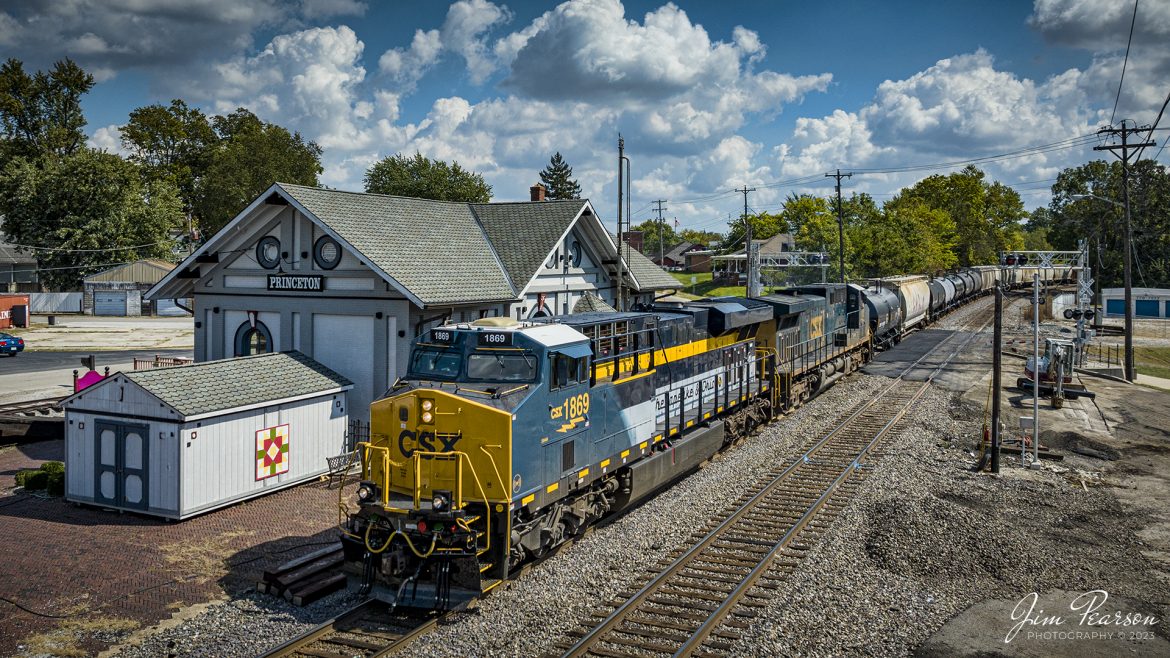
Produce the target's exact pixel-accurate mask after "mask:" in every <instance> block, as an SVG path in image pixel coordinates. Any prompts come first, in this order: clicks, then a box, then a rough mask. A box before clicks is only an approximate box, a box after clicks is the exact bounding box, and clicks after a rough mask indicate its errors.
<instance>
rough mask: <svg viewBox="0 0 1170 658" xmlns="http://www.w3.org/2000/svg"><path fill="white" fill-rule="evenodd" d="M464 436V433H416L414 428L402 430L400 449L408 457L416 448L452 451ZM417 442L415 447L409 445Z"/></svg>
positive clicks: (424, 450)
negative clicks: (408, 445)
mask: <svg viewBox="0 0 1170 658" xmlns="http://www.w3.org/2000/svg"><path fill="white" fill-rule="evenodd" d="M461 438H463V435H462V434H451V435H447V434H435V433H434V432H420V433H419V434H417V435H416V434H415V433H414V431H412V430H402V433H401V434H399V435H398V450H400V451H401V452H402V455H403V456H404V457H406V458H407V459H409V458H410V456H411V455H413V454H414V451H415V450H422V451H423V452H452V451H454V450H455V444H456V443H459V439H461ZM408 442H409V443H413V444H416V446H414V447H407V444H408Z"/></svg>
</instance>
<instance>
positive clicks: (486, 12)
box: [378, 0, 512, 88]
mask: <svg viewBox="0 0 1170 658" xmlns="http://www.w3.org/2000/svg"><path fill="white" fill-rule="evenodd" d="M511 19H512V14H511V12H509V11H508V9H507V7H502V6H498V5H495V4H492V3H491V2H488V1H487V0H459V2H456V3H454V4H452V5H451V7H450V8H449V9H448V10H447V18H446V20H445V21H443V26H442V29H439V30H426V31H424V30H421V29H420V30H415V33H414V39H413V40H412V41H411V43H410V47H408V48H392V49H390V50H387V51H386V52H385V53H383V54H382V56H381V57H380V58H379V59H378V68H379V69H381V70H382V72H384V73H386V74H387V75H389V76H391V77H392V78H393V79H395V80H396V81H397V82H400V83H403V84H405V85H406V86H407V87H408V88H413V86H414V83H415V82H417V81H418V80H419V78H421V77H422V76H423V75H424V74H426V72H427V71H428V70H430V69H431V68H432V67H433V66H434V65H435V64H436V63H437V62H438V61H439V58H440V55H441V54H442V53H443V52H444V51H448V52H453V53H455V54H457V55H459V56H461V57H462V58H463V61H464V62H465V64H466V67H467V73H468V77H469V78H470V79H471V81H472V82H473V83H475V84H481V83H483V81H484V80H485V79H486V78H487V77H488V76H489V75H491V74H492V72H493V71H495V70H496V68H497V66H498V59H497V57H496V56H495V54H494V53H493V52H491V50H490V49H489V48H488V46H487V37H486V33H487V32H488V31H489V30H491V29H492V28H493V27H495V26H496V25H500V24H502V23H507V22H508V21H510V20H511Z"/></svg>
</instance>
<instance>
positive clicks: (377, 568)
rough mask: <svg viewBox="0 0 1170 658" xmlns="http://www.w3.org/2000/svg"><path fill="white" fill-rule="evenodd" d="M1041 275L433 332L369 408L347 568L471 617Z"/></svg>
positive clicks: (908, 280) (380, 591)
mask: <svg viewBox="0 0 1170 658" xmlns="http://www.w3.org/2000/svg"><path fill="white" fill-rule="evenodd" d="M1032 270H1036V271H1038V272H1039V273H1040V274H1041V278H1042V279H1043V280H1044V281H1045V282H1049V283H1051V282H1055V281H1057V280H1058V279H1060V278H1062V277H1063V276H1065V275H1066V274H1067V273H1066V272H1064V271H1060V270H1054V269H1049V270H1037V269H1036V268H1020V267H1013V268H1000V267H994V266H990V267H973V268H966V269H962V270H959V271H956V272H954V273H952V274H948V275H946V276H943V277H938V278H933V279H931V278H928V277H925V276H904V277H895V278H889V279H881V280H875V281H872V282H870V283H868V284H867V285H864V286H863V285H858V284H835V283H821V284H811V285H806V286H799V287H795V288H789V289H784V290H778V291H775V292H774V293H773V294H770V295H765V296H762V297H757V298H751V299H749V298H742V297H722V298H711V299H703V300H698V301H693V302H687V303H678V304H676V303H654V304H650V305H646V306H643V307H640V308H637V309H635V310H633V311H630V312H590V313H583V314H575V315H566V316H559V317H552V318H542V319H540V320H534V321H528V322H519V321H516V320H512V319H508V318H486V319H482V320H477V321H475V322H470V323H459V324H444V325H443V326H440V327H437V328H434V329H431V330H429V331H428V332H426V333H425V334H423V335H421V336H419V337H418V338H416V339H415V341H414V344H413V345H412V349H411V355H410V362H409V371H408V374H407V375H406V376H405V377H404V378H402V379H400V380H399V381H397V382H396V383H395V384H394V386H393V387H392V388H391V389H390V390H389V391H387V393H386V395H385V396H384V397H383V398H381V399H379V400H376V401H375V402H374V403H373V404H371V406H370V415H371V429H370V437H369V440H368V441H365V442H362V443H360V444H359V446H358V450H359V453H360V458H361V478H360V484H359V485H358V489H357V492H356V493H357V501H358V505H357V507H358V509H357V510H356V511H350V510H349V509H348V508H347V507H345V506H343V512H344V518H343V519H342V520H341V522H340V524H339V527H340V530H341V541H342V545H343V548H344V553H345V558H346V563H347V569H348V570H349V571H350V572H351V573H353V574H354V575H355V576H358V577H360V579H361V583H362V585H361V586H362V589H363V590H364V591H366V592H368V593H370V594H371V595H372V596H374V597H375V598H380V599H383V600H387V601H389V602H392V603H394V604H396V605H399V606H404V607H422V608H434V609H443V608H450V607H457V606H459V605H462V604H464V603H465V602H467V601H468V600H470V599H472V598H475V597H478V596H480V595H481V594H482V593H484V592H486V591H488V590H490V589H492V588H494V587H496V586H498V585H499V584H500V583H502V582H504V581H506V580H507V579H508V578H509V576H510V575H511V574H514V573H515V571H516V570H517V568H518V567H520V566H521V565H522V564H524V563H526V562H528V561H529V560H532V559H533V558H539V557H541V556H543V555H545V554H546V553H547V552H548V551H550V550H552V549H554V548H556V547H557V546H559V545H561V544H563V543H564V542H566V541H568V540H570V539H572V538H574V537H578V536H580V535H581V533H582V531H583V530H584V529H585V528H586V527H588V526H589V525H590V524H591V523H594V522H595V521H597V520H598V519H601V518H603V517H605V516H607V515H609V514H613V513H614V512H617V511H619V510H622V509H625V508H628V507H629V506H631V505H633V504H634V503H636V502H638V501H640V500H643V499H645V498H646V497H648V496H650V495H652V494H653V493H655V492H656V491H658V490H659V489H662V488H663V487H665V486H666V485H668V484H669V483H671V482H672V481H674V480H676V479H677V478H679V477H680V476H682V475H684V474H686V473H688V472H689V471H691V470H693V469H695V468H696V467H697V466H698V465H699V464H700V463H702V462H703V461H705V460H707V459H708V458H710V457H711V456H712V455H714V454H715V453H716V452H718V451H720V450H722V449H723V448H725V447H726V446H728V445H730V444H732V443H734V442H735V441H737V440H739V439H741V438H743V437H746V436H747V435H748V434H750V433H751V432H752V431H753V430H754V429H755V428H756V427H758V426H760V425H763V424H765V423H767V422H769V421H770V420H772V419H773V418H775V417H777V416H778V415H781V414H783V413H786V412H788V411H790V410H792V409H795V408H797V407H799V406H800V405H802V404H804V403H805V402H807V401H808V400H810V399H811V398H813V397H815V396H816V395H817V394H818V393H820V392H821V391H823V390H825V389H826V388H827V387H828V386H830V385H832V384H833V383H834V382H835V381H837V380H838V379H840V378H841V377H844V376H845V375H847V374H849V373H851V372H853V371H856V370H857V369H858V368H859V367H860V366H861V365H863V364H864V363H865V362H867V361H868V360H869V359H870V358H871V357H872V355H873V354H874V353H875V352H877V351H879V350H882V349H885V348H887V347H889V346H891V345H893V344H895V343H897V342H899V341H900V340H901V339H902V338H903V337H905V336H906V335H907V334H908V333H909V332H911V331H914V330H916V329H918V328H920V327H923V326H925V325H927V324H928V323H930V322H932V321H933V320H934V319H936V318H938V317H939V316H941V315H942V314H944V313H946V312H947V311H949V310H950V309H952V308H954V307H956V306H958V305H961V304H964V303H966V302H968V301H970V300H971V299H973V298H975V297H976V296H978V295H981V294H985V293H987V292H989V291H990V290H991V289H992V288H993V287H994V286H995V284H996V282H997V281H1000V282H1002V283H1003V284H1004V285H1005V286H1009V287H1010V286H1016V285H1024V283H1025V282H1027V283H1030V282H1031V280H1032Z"/></svg>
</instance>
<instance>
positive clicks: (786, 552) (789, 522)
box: [557, 311, 990, 658]
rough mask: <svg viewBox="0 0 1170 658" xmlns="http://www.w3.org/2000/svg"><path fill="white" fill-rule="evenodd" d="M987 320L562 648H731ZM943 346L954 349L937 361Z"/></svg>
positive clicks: (608, 651)
mask: <svg viewBox="0 0 1170 658" xmlns="http://www.w3.org/2000/svg"><path fill="white" fill-rule="evenodd" d="M978 315H981V313H978V312H977V311H976V312H968V313H966V314H964V317H965V318H971V317H974V316H978ZM988 322H990V320H984V321H983V322H982V324H981V325H980V326H979V329H978V330H976V331H975V332H973V333H972V334H971V335H970V336H964V335H963V334H962V333H959V332H956V333H954V334H952V335H951V336H949V337H947V338H945V339H943V340H942V341H940V342H939V343H938V344H937V345H936V346H935V347H934V348H933V349H931V350H929V351H927V352H926V353H925V354H924V355H923V356H921V357H920V358H919V359H918V360H917V361H915V362H914V363H912V364H910V365H909V366H907V367H906V368H905V369H904V370H903V371H902V373H901V374H900V375H899V376H898V377H897V378H896V379H895V380H894V381H893V382H892V383H891V384H890V385H889V386H888V387H886V388H885V389H884V390H883V391H882V392H881V393H879V394H878V395H877V396H876V397H874V398H873V399H871V400H869V401H868V402H866V403H865V404H863V405H862V406H861V407H860V408H859V409H857V410H856V411H854V412H853V413H852V414H850V415H849V416H848V417H847V418H845V419H844V421H843V422H841V423H840V424H839V425H838V426H837V427H836V428H835V429H833V430H832V431H830V432H829V433H828V434H826V435H825V436H823V437H821V438H820V439H819V440H817V441H815V442H814V444H813V445H812V446H811V447H810V448H809V449H808V450H807V451H806V452H805V453H804V454H802V455H800V456H799V457H797V458H796V459H794V460H792V461H791V462H789V463H788V464H787V465H786V466H784V467H783V468H781V469H778V470H776V471H773V472H771V473H768V474H767V475H766V476H765V477H764V478H763V481H762V483H761V484H760V485H758V486H756V487H751V488H749V489H748V491H749V493H746V494H745V495H744V496H743V497H741V498H740V499H739V500H738V501H737V502H736V503H735V505H734V506H733V507H732V508H731V509H730V510H728V511H727V512H725V515H724V516H723V518H722V520H715V521H713V522H711V523H710V524H708V525H707V526H706V527H705V528H703V529H702V530H700V531H698V532H696V533H695V534H694V535H692V539H693V540H695V543H694V544H693V545H692V546H690V547H689V548H686V549H678V550H676V551H675V552H673V553H672V554H671V556H670V557H669V558H667V559H664V560H662V561H661V562H659V565H658V566H659V567H660V568H661V571H657V573H653V574H651V573H647V574H644V575H643V576H642V577H641V579H640V580H639V581H637V582H636V583H635V584H634V585H633V586H632V587H631V588H629V589H628V590H627V591H625V592H623V593H622V596H623V598H622V599H615V600H611V601H610V602H609V604H608V607H607V608H606V609H605V610H600V611H596V612H594V613H593V619H594V620H595V621H593V622H589V623H588V624H585V625H584V628H582V629H580V630H577V631H574V632H571V633H570V636H571V637H576V638H578V639H577V640H576V641H575V642H573V641H572V640H568V641H565V642H562V643H560V644H559V645H557V649H558V650H560V651H563V652H564V653H563V656H565V657H577V656H586V655H596V656H610V657H614V658H621V657H626V656H629V657H631V658H633V657H634V656H647V655H670V656H689V655H704V656H715V655H726V654H727V653H729V652H730V650H731V647H732V643H733V642H734V641H735V640H737V639H739V637H740V635H741V631H742V630H743V629H745V628H747V627H748V625H749V624H750V620H751V619H752V618H753V617H756V616H758V614H759V609H760V608H763V607H764V606H765V605H767V602H768V601H769V600H770V598H771V594H770V593H769V592H770V590H776V589H778V588H779V587H780V584H781V583H782V582H783V581H784V580H785V579H786V578H787V576H788V575H789V574H791V573H792V572H793V571H795V569H796V568H797V567H798V566H799V565H800V563H801V560H802V559H803V557H804V556H805V555H806V554H807V553H808V551H810V550H812V548H813V547H814V546H816V545H817V543H818V542H819V541H820V539H821V537H822V536H823V535H824V533H825V532H826V531H827V530H828V528H829V527H830V526H831V525H832V523H833V521H834V520H835V519H836V517H837V516H838V515H839V514H840V513H841V511H842V510H844V509H845V507H846V505H847V504H848V502H849V500H850V499H851V498H852V497H853V495H854V494H855V493H856V491H857V489H858V487H860V485H861V483H862V481H863V480H864V478H865V476H866V474H867V473H868V472H869V470H870V469H871V465H872V462H873V461H876V459H877V458H878V450H877V449H878V448H879V446H880V443H881V441H882V440H883V439H884V438H885V437H887V436H889V435H890V433H891V431H892V430H893V429H894V428H895V427H896V426H897V424H898V422H899V421H900V420H901V419H902V417H903V416H904V415H905V414H906V412H907V411H908V410H909V409H910V408H911V406H913V404H914V403H915V402H916V401H917V400H918V399H919V398H920V397H921V396H922V395H923V393H925V392H926V390H927V389H928V388H929V387H930V384H931V382H932V381H933V380H934V378H935V376H936V375H937V374H938V373H939V372H941V371H942V369H943V368H944V367H946V365H947V364H948V363H949V362H950V361H951V360H952V359H953V358H954V357H955V356H956V355H957V354H959V353H960V352H961V351H962V350H963V349H964V348H966V346H967V345H968V344H969V343H970V342H971V341H972V340H973V339H974V338H975V336H978V335H979V332H980V331H981V330H982V329H983V328H984V327H986V326H987V324H988ZM944 345H951V346H953V349H951V351H950V352H949V353H948V354H947V355H946V356H945V357H944V358H943V359H942V360H941V362H939V363H937V364H936V363H933V362H931V361H930V359H931V358H932V357H933V356H934V355H936V354H938V353H940V352H941V350H942V348H943V346H944ZM923 369H929V374H927V376H926V377H925V379H921V378H918V377H915V379H917V381H912V380H911V379H910V378H909V376H910V375H911V374H912V373H915V371H920V370H923ZM753 492H754V493H753Z"/></svg>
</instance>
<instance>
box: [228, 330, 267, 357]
mask: <svg viewBox="0 0 1170 658" xmlns="http://www.w3.org/2000/svg"><path fill="white" fill-rule="evenodd" d="M272 347H273V345H272V332H270V331H268V327H266V326H264V323H263V322H257V323H256V324H255V326H253V325H252V324H250V323H248V322H245V323H243V324H241V325H240V328H239V329H236V356H249V355H252V354H266V353H268V352H271V351H272Z"/></svg>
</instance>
